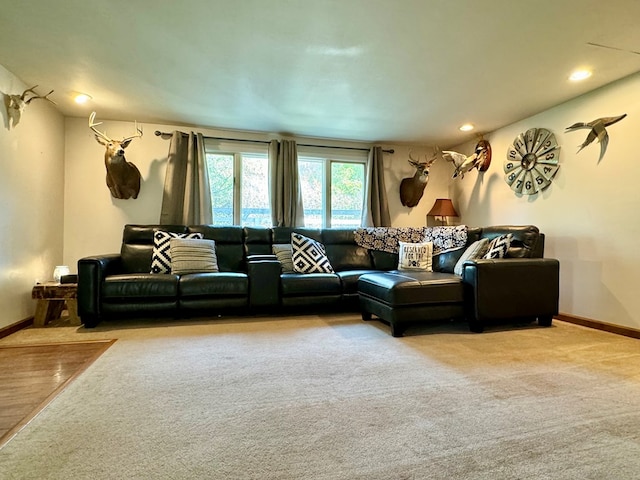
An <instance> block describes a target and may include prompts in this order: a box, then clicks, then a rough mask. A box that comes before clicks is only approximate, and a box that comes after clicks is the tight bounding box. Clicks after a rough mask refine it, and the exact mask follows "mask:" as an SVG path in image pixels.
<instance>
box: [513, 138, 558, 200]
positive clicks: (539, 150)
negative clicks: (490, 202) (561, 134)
mask: <svg viewBox="0 0 640 480" xmlns="http://www.w3.org/2000/svg"><path fill="white" fill-rule="evenodd" d="M559 161H560V147H559V146H558V142H556V137H555V135H554V134H553V133H551V132H550V131H549V130H547V129H546V128H530V129H529V130H527V131H526V132H524V133H521V134H520V135H518V136H517V137H516V138H515V140H514V141H513V145H511V147H509V149H508V150H507V159H506V160H505V162H504V173H505V176H504V179H505V180H506V182H507V183H508V184H509V186H510V187H511V190H513V191H514V192H516V193H520V194H524V195H533V194H535V193H538V192H539V191H541V190H544V189H545V188H547V187H548V186H549V185H551V181H552V180H553V177H554V175H555V174H556V173H557V171H558V168H560V166H559V165H558V162H559Z"/></svg>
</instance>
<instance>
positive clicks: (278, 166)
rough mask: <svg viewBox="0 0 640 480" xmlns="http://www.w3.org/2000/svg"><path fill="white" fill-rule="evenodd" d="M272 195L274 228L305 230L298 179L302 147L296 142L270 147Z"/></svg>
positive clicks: (270, 184) (272, 142) (270, 145)
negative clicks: (301, 228)
mask: <svg viewBox="0 0 640 480" xmlns="http://www.w3.org/2000/svg"><path fill="white" fill-rule="evenodd" d="M269 189H270V191H269V194H270V197H271V222H272V224H273V226H274V227H304V208H303V205H302V192H301V191H300V179H299V176H298V147H297V145H296V142H295V141H294V140H282V141H280V142H278V141H277V140H272V141H271V143H270V144H269Z"/></svg>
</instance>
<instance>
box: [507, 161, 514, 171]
mask: <svg viewBox="0 0 640 480" xmlns="http://www.w3.org/2000/svg"><path fill="white" fill-rule="evenodd" d="M513 166H514V165H513V163H511V162H509V163H507V170H511V169H512V168H513Z"/></svg>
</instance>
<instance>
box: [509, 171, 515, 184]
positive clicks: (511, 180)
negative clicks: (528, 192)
mask: <svg viewBox="0 0 640 480" xmlns="http://www.w3.org/2000/svg"><path fill="white" fill-rule="evenodd" d="M514 178H516V173H515V172H513V173H512V174H511V175H509V181H510V182H513V179H514Z"/></svg>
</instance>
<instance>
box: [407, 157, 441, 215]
mask: <svg viewBox="0 0 640 480" xmlns="http://www.w3.org/2000/svg"><path fill="white" fill-rule="evenodd" d="M437 158H438V157H437V155H433V156H432V157H429V156H428V155H425V156H424V161H420V160H416V159H415V158H413V156H412V155H411V151H409V160H408V161H409V163H410V164H411V166H413V167H414V168H415V169H416V173H415V174H414V175H413V177H407V178H403V179H402V182H400V201H401V202H402V205H404V206H405V207H415V206H416V205H417V204H418V202H419V201H420V199H421V198H422V194H423V193H424V188H425V187H426V186H427V182H428V181H429V168H430V167H431V165H432V164H433V162H435V161H436V159H437Z"/></svg>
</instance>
